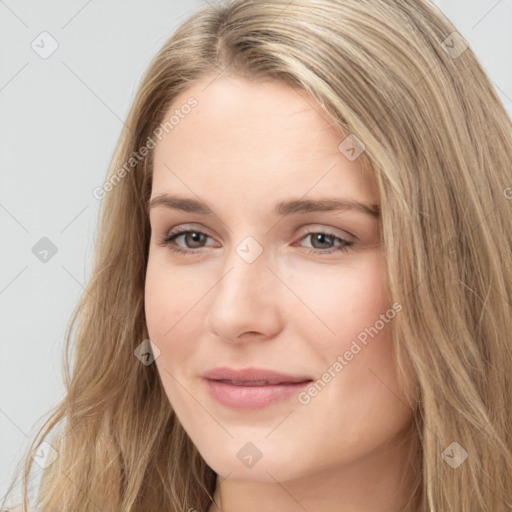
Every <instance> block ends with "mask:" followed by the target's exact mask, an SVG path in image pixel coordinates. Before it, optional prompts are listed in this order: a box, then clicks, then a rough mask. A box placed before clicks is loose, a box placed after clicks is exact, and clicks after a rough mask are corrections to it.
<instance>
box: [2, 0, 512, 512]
mask: <svg viewBox="0 0 512 512" xmlns="http://www.w3.org/2000/svg"><path fill="white" fill-rule="evenodd" d="M219 74H221V75H231V76H234V77H240V78H247V79H250V80H258V79H271V80H279V81H281V82H283V83H286V84H288V85H290V86H292V87H299V88H301V89H302V90H305V91H307V92H308V93H310V94H311V96H312V98H313V99H314V100H315V101H317V102H318V104H320V105H321V106H322V108H323V109H324V111H325V112H326V114H327V115H328V116H330V119H332V123H333V125H336V126H337V127H339V129H340V132H341V133H344V134H351V135H354V136H356V137H357V139H358V140H360V141H361V142H362V143H363V144H364V152H363V153H362V154H361V156H360V158H361V162H363V164H364V165H366V166H368V168H369V169H371V172H372V174H373V176H374V177H375V180H376V183H377V184H378V190H379V195H380V208H381V232H382V237H383V247H384V254H385V259H386V266H387V274H388V284H389V290H390V293H391V299H392V302H395V301H396V302H399V303H400V304H402V306H403V312H402V313H401V314H400V315H397V316H396V318H395V319H394V322H393V341H394V347H395V350H396V356H395V357H396V368H397V372H398V376H399V379H400V383H401V385H402V387H403V389H404V390H405V392H406V396H407V400H408V406H409V407H410V408H411V410H412V411H413V414H414V415H413V418H414V421H413V424H414V432H415V436H416V438H417V441H418V446H419V447H420V449H419V450H418V452H417V453H416V454H415V456H416V463H417V468H418V477H417V482H416V484H417V485H416V487H415V492H416V494H417V498H418V503H419V508H417V510H420V511H425V512H427V511H429V512H430V511H435V512H441V511H447V510H450V511H457V512H474V511H475V510H479V511H481V512H491V511H492V512H497V511H505V510H510V509H512V372H511V369H512V310H511V297H512V222H511V217H512V188H511V187H512V129H511V128H512V126H511V120H510V118H509V117H508V115H507V113H506V111H505V109H504V107H503V104H502V103H501V101H500V99H499V97H498V96H497V94H496V92H495V90H494V88H493V87H492V84H491V82H490V80H489V79H488V77H487V76H486V74H485V72H484V70H483V68H482V66H481V64H480V63H479V61H478V59H477V58H476V56H475V54H474V53H473V51H472V50H471V48H469V47H467V48H466V45H465V42H464V40H463V39H462V37H461V36H460V35H459V34H457V32H456V29H455V27H454V26H453V25H452V24H451V23H450V22H449V21H448V20H447V19H446V18H445V17H444V16H443V15H442V13H441V12H440V11H439V10H438V9H437V8H436V7H434V6H433V5H431V4H430V3H428V2H427V1H426V0H415V1H414V2H410V1H406V0H364V1H361V0H293V1H290V0H232V1H228V2H226V3H224V4H220V5H217V6H206V7H205V8H204V9H202V10H201V11H199V12H197V13H195V14H194V15H193V16H191V17H190V18H189V19H188V20H186V22H185V23H183V24H182V25H181V26H180V27H179V28H178V30H177V31H176V32H175V33H174V35H173V36H172V37H171V38H170V39H169V40H168V41H167V42H166V43H165V45H164V46H163V48H162V49H161V50H160V51H159V52H158V54H157V55H156V56H155V58H154V59H153V61H152V62H151V64H150V66H149V68H148V70H147V71H146V73H145V76H144V77H143V79H142V82H141V84H140V86H139V88H138V92H137V95H136V98H135V100H134V102H133V105H132V107H131V110H130V112H129V114H128V118H127V120H126V126H125V129H124V131H123V132H122V134H121V136H120V139H119V142H118V145H117V147H116V150H115V152H114V155H113V158H112V161H111V164H110V169H109V173H108V176H107V180H106V182H105V184H104V186H103V187H102V188H101V191H100V192H101V194H100V195H101V196H102V197H103V200H102V204H101V209H100V219H99V226H98V235H97V242H96V243H97V245H96V253H95V261H94V266H93V272H92V276H91V278H90V281H89V282H88V284H87V287H86V289H85V292H84V293H83V295H82V297H81V299H80V301H79V304H78V306H77V308H76V309H75V311H74V313H73V316H72V318H71V321H70V323H69V325H68V329H67V332H66V350H65V355H64V362H63V363H64V375H63V378H64V380H65V386H66V396H65V398H64V399H63V400H62V402H61V403H60V404H59V405H58V407H57V408H56V409H55V410H54V411H52V415H51V417H50V418H49V419H48V420H47V422H46V423H45V424H44V425H43V427H42V428H41V430H40V431H39V433H38V435H37V437H36V438H35V439H34V441H33V443H32V445H31V447H30V453H31V454H32V453H33V452H34V450H36V449H37V447H38V446H39V445H40V443H41V442H43V440H46V442H48V443H50V444H51V446H52V447H53V448H54V449H55V450H56V452H57V454H58V457H57V458H56V460H55V461H54V462H53V464H51V465H49V466H48V467H47V468H46V469H45V470H44V472H43V473H42V478H41V485H40V487H39V491H38V493H37V498H36V501H35V502H34V504H35V505H36V506H37V507H39V508H40V509H41V510H43V511H44V512H64V511H65V512H78V511H80V512H87V511H91V512H92V511H97V510H105V511H107V510H108V511H113V510H123V511H126V512H141V511H153V512H154V511H155V510H169V511H173V512H178V511H188V510H189V509H191V508H193V509H195V510H197V511H198V512H204V511H207V509H208V507H209V505H210V504H211V496H212V495H213V491H214V488H215V484H216V475H215V473H214V471H213V470H212V469H211V468H210V467H209V466H207V464H206V463H205V461H204V460H203V458H202V457H201V455H200V454H199V453H198V451H197V450H196V448H195V446H194V445H193V444H192V442H191V440H190V439H189V437H188V436H187V434H186V432H185V431H184V430H183V428H182V426H181V425H180V423H179V421H178V420H177V418H176V416H175V414H174V412H173V410H172V407H171V405H170V403H169V400H168V398H167V396H166V394H165V392H164V390H163V387H162V383H161V381H160V378H159V375H158V372H157V368H156V365H154V364H151V365H144V364H141V361H140V360H139V359H138V358H137V357H135V355H134V351H135V350H136V349H137V347H138V346H139V345H140V343H141V342H143V341H144V340H146V339H147V338H148V332H147V328H146V324H145V316H144V282H145V271H146V265H147V257H148V245H149V238H150V225H149V221H148V214H147V201H148V198H149V196H150V193H151V183H152V163H153V156H152V155H153V152H152V150H151V148H152V144H151V142H155V134H158V133H161V129H162V128H161V127H162V126H164V127H165V129H166V130H168V129H169V125H168V124H167V125H166V122H167V120H166V119H164V116H165V113H166V112H167V111H168V109H169V108H170V107H171V105H172V103H173V100H174V98H175V97H176V96H177V95H178V94H179V93H181V92H182V91H184V90H185V89H186V88H187V87H188V86H189V85H190V84H191V83H193V82H196V81H198V80H201V79H204V78H209V79H210V80H214V79H215V77H216V76H218V75H219ZM198 108H201V105H200V101H199V107H198ZM175 129H179V126H177V127H176V128H175ZM159 130H160V132H159ZM143 147H146V149H148V147H149V151H146V152H145V153H147V154H145V155H144V156H141V154H142V153H144V151H142V150H141V148H143ZM127 162H129V164H128V165H127ZM70 354H71V357H70ZM71 364H72V365H73V368H72V369H71ZM33 464H34V462H33V460H32V457H31V456H29V455H27V457H26V459H25V461H24V465H23V475H22V476H23V479H22V482H23V487H22V489H23V502H24V506H27V505H28V504H29V498H28V494H29V485H30V475H31V471H32V469H33ZM11 488H12V486H11Z"/></svg>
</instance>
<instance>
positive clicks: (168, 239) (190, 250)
mask: <svg viewBox="0 0 512 512" xmlns="http://www.w3.org/2000/svg"><path fill="white" fill-rule="evenodd" d="M181 237H183V241H184V242H185V247H181V246H179V245H176V241H177V240H179V239H180V238H181ZM208 238H211V237H210V236H209V235H207V234H206V233H203V232H202V231H198V230H192V229H191V230H186V231H183V229H182V227H180V228H179V229H175V230H173V231H171V232H170V233H168V234H166V235H165V236H164V237H163V238H162V240H160V242H159V244H160V245H163V246H168V247H169V249H170V250H171V251H173V252H176V253H180V254H187V255H189V254H195V253H197V251H194V249H201V248H202V247H204V243H205V242H206V240H207V239H208Z"/></svg>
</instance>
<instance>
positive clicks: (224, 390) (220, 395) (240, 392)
mask: <svg viewBox="0 0 512 512" xmlns="http://www.w3.org/2000/svg"><path fill="white" fill-rule="evenodd" d="M206 383H207V384H208V389H209V392H210V395H211V396H212V397H213V398H214V399H215V400H217V402H219V403H221V404H222V405H225V406H227V407H232V408H235V409H260V408H262V407H267V406H269V405H271V404H274V403H277V402H282V401H284V400H289V399H290V398H291V397H293V396H297V394H298V393H299V392H300V391H301V390H302V389H304V388H305V387H306V386H308V385H309V384H310V383H311V381H308V382H298V383H294V384H275V385H268V386H236V385H235V384H229V383H227V382H221V381H218V380H210V379H206Z"/></svg>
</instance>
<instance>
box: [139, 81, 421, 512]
mask: <svg viewBox="0 0 512 512" xmlns="http://www.w3.org/2000/svg"><path fill="white" fill-rule="evenodd" d="M211 80H212V78H209V79H205V80H203V81H201V82H197V83H195V84H192V85H191V86H190V87H189V89H187V90H186V91H184V92H182V93H181V95H180V96H178V97H177V98H176V100H175V102H174V103H173V105H172V107H171V108H170V109H169V114H168V115H166V119H167V118H168V117H169V116H170V115H171V113H172V111H173V110H174V109H176V108H179V107H180V105H183V104H185V103H186V101H187V99H188V98H190V96H194V97H195V98H196V99H197V101H198V105H197V107H196V108H194V109H193V110H192V112H191V113H190V114H189V115H188V116H185V117H184V119H182V120H180V123H179V125H177V126H175V127H174V129H173V130H171V131H170V132H169V133H168V134H167V135H165V137H164V138H163V139H162V140H161V141H159V142H158V143H157V146H156V148H155V149H154V151H155V154H154V157H155V159H154V176H153V188H152V194H151V198H152V199H154V198H155V197H157V196H159V195H160V194H164V193H169V194H170V193H172V194H180V195H183V196H186V197H189V198H191V199H200V200H201V201H203V202H204V203H206V204H207V205H208V206H209V207H210V208H211V209H212V210H213V211H214V215H201V214H199V213H191V212H185V211H181V210H176V209H171V208H167V207H165V206H162V205H159V206H155V207H154V208H151V209H150V222H151V230H152V234H151V241H150V251H149V261H148V267H147V276H146V290H145V307H146V317H147V327H148V332H149V336H150V339H151V340H152V341H153V342H154V343H155V345H157V346H158V348H159V350H160V355H159V357H158V358H157V359H156V361H155V364H156V365H157V368H158V372H159V374H160V377H161V380H162V383H163V386H164V388H165V392H166V394H167V396H168V398H169V401H170V403H171V404H172V406H173V408H174V410H175V412H176V414H177V416H178V418H179V420H180V422H181V423H182V425H183V427H184V428H185V430H186V431H187V433H188V435H189V436H190V438H191V439H192V441H193V442H194V444H195V445H196V446H197V448H198V450H199V452H200V453H201V455H202V456H203V457H204V459H205V460H206V462H207V463H208V465H209V466H210V467H211V468H213V470H214V471H215V472H216V473H217V474H218V475H220V476H219V478H217V487H216V491H215V496H214V498H215V502H216V503H217V504H218V505H219V506H218V507H217V506H215V505H212V506H211V508H210V511H209V512H214V511H217V510H221V508H220V506H222V510H223V511H224V512H241V511H243V512H253V511H254V512H256V511H258V512H260V511H261V510H265V511H270V512H272V511H279V512H299V511H303V510H308V511H310V512H314V511H320V510H321V511H322V512H330V511H333V512H334V511H336V512H340V511H342V512H343V511H350V512H363V511H364V512H369V511H391V510H394V511H395V510H402V508H403V507H404V506H405V504H406V503H407V500H408V498H409V493H410V491H411V489H410V485H411V475H412V468H411V467H410V466H409V465H408V462H407V450H408V449H409V446H410V445H409V441H408V440H407V439H405V437H404V432H405V431H406V429H407V428H408V426H409V424H410V421H411V418H412V416H411V411H410V410H409V409H408V408H407V407H406V406H405V405H404V400H403V398H402V393H401V391H400V389H399V386H398V384H397V380H396V374H395V369H394V365H393V346H392V340H391V336H390V331H389V326H390V323H389V322H388V323H385V326H384V328H382V329H381V330H379V332H378V334H377V335H374V337H373V338H370V337H369V338H368V342H367V345H366V346H364V345H362V344H361V343H359V345H361V347H362V349H361V351H360V352H358V353H357V355H355V356H354V357H353V359H352V360H350V361H348V363H347V364H346V366H344V367H343V369H342V371H339V372H338V373H335V376H334V377H333V378H332V379H331V381H330V382H329V383H328V384H327V385H326V386H325V387H324V388H323V389H322V390H321V391H320V392H319V393H318V394H317V395H316V396H314V397H312V398H311V400H310V401H309V403H307V404H303V403H300V402H299V400H298V399H297V397H293V398H292V399H289V400H286V401H284V402H280V403H277V404H272V405H271V406H268V407H266V408H264V409H258V410H249V411H240V410H235V409H232V408H228V407H226V406H224V405H221V404H219V403H218V402H216V401H215V400H214V399H213V398H211V397H210V395H209V393H208V390H207V386H206V384H205V382H204V380H203V379H202V377H201V374H202V373H203V372H204V371H206V370H209V369H212V368H214V367H218V366H229V367H235V368H246V367H249V366H253V367H254V366H255V367H263V368H266V369H273V370H277V371H281V372H284V373H290V374H294V375H308V376H312V377H313V378H314V379H315V380H317V379H320V378H321V377H322V375H323V374H324V373H325V372H326V371H327V370H328V368H330V367H331V368H332V366H333V363H335V361H337V358H338V356H339V355H343V354H344V353H345V352H346V350H348V349H349V348H350V346H351V344H352V342H353V341H354V340H355V339H356V337H357V335H358V334H360V333H361V332H362V331H364V329H365V328H368V327H370V326H374V325H375V323H376V321H377V320H378V319H379V318H381V317H380V315H382V314H385V313H386V311H387V310H388V309H390V308H391V304H390V301H389V298H388V293H387V288H386V270H385V261H384V256H383V251H382V243H381V235H380V224H379V218H378V217H373V216H371V215H368V214H367V213H364V212H361V211H358V210H338V211H320V212H309V213H292V214H289V215H287V216H282V215H275V214H274V213H273V212H272V210H273V209H274V205H275V204H276V203H277V202H279V201H285V200H289V199H301V198H305V199H320V198H326V197H329V198H339V197H345V198H349V199H353V200H357V201H362V202H365V203H367V204H369V205H373V204H376V205H378V190H377V188H376V186H375V183H374V182H373V180H372V178H371V176H369V175H367V174H365V173H364V172H363V169H362V167H361V164H360V159H356V160H354V161H350V160H349V159H348V158H347V157H346V156H345V155H344V154H343V153H342V152H341V151H340V150H339V149H338V146H339V144H340V143H341V142H342V141H343V140H344V138H345V135H343V134H342V133H341V132H340V131H338V130H337V129H336V128H335V127H334V126H332V125H333V123H332V121H330V120H329V119H328V117H327V115H326V114H325V112H324V111H322V109H321V108H320V107H319V106H318V105H317V104H316V103H315V102H314V100H313V99H312V98H311V97H310V96H309V95H307V93H306V92H304V91H300V90H296V89H292V88H290V87H289V86H287V85H286V84H283V83H280V82H276V81H266V82H248V81H244V80H241V79H238V78H233V77H220V78H217V79H215V80H214V81H213V82H212V83H211V84H210V85H208V84H209V83H210V82H211ZM207 85H208V86H207ZM189 225H191V226H189ZM175 227H177V228H179V229H181V232H184V231H185V230H186V229H189V230H191V231H194V230H195V231H200V232H202V233H205V234H206V235H207V237H203V239H202V241H201V240H200V241H199V242H197V239H196V241H195V242H194V239H192V238H191V237H190V235H189V237H188V238H186V236H185V235H184V236H181V237H180V238H178V239H176V240H174V242H173V244H174V246H179V247H181V248H182V249H185V250H187V249H188V251H189V252H190V253H192V254H190V255H183V254H176V253H173V252H172V251H171V248H170V246H165V245H162V244H159V241H160V240H161V239H162V238H163V237H164V236H165V235H166V234H167V233H168V232H169V231H170V230H171V229H173V228H175ZM180 227H181V228H180ZM310 228H311V230H314V232H316V233H318V232H320V233H322V232H327V233H329V234H333V235H334V237H340V238H341V239H346V240H349V241H353V242H354V244H353V245H352V246H351V247H350V249H351V251H349V252H343V251H339V250H338V251H336V252H333V253H331V254H328V253H327V251H329V250H332V249H333V248H334V249H339V248H340V247H342V246H344V244H343V243H342V242H341V241H340V240H339V239H337V238H333V237H327V238H326V239H325V240H324V241H323V242H320V243H319V242H316V243H315V237H314V236H308V235H307V231H308V230H309V229H310ZM247 236H252V237H253V238H254V239H255V240H256V241H257V243H258V244H259V245H260V246H261V248H262V250H263V252H262V253H261V254H260V255H259V256H258V257H257V258H256V259H255V260H254V261H253V262H252V263H247V261H245V260H244V259H242V258H241V257H240V256H239V254H237V252H236V249H237V246H238V245H239V244H240V243H241V242H242V240H244V239H245V238H246V237H247ZM187 244H188V245H187ZM312 248H316V249H317V251H318V253H317V254H312V253H311V249H312ZM250 250H254V249H250ZM194 251H195V252H194ZM322 251H323V252H322ZM396 314H400V313H396ZM402 314H403V313H402ZM391 322H392V320H391ZM247 442H251V443H253V444H254V445H255V446H256V447H257V448H258V450H259V451H260V453H261V459H260V460H259V461H258V462H257V463H256V464H254V465H253V466H252V467H246V466H245V465H244V464H242V463H241V461H240V460H239V458H238V457H237V452H238V451H239V450H240V449H241V448H242V447H243V446H244V445H245V444H246V443H247ZM402 477H403V480H401V479H402ZM190 506H191V507H193V504H191V505H190Z"/></svg>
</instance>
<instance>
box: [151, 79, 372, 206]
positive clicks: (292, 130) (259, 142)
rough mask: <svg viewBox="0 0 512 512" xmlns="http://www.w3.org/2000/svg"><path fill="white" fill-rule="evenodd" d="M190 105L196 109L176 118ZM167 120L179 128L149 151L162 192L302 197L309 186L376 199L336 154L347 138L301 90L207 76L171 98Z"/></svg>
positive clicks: (353, 165) (364, 178) (354, 167)
mask: <svg viewBox="0 0 512 512" xmlns="http://www.w3.org/2000/svg"><path fill="white" fill-rule="evenodd" d="M212 80H213V81H212ZM190 98H194V99H195V100H196V101H197V105H196V106H195V107H194V108H193V109H188V108H187V109H183V111H181V110H180V109H181V107H182V106H183V105H186V104H187V102H188V101H189V99H190ZM184 112H188V113H187V114H184ZM180 113H181V115H179V114H180ZM173 114H175V117H176V115H179V122H178V123H177V124H174V125H173V128H172V129H171V130H170V131H169V133H164V134H163V138H162V140H161V141H159V142H157V145H156V148H155V150H154V151H155V158H154V175H153V184H154V188H160V189H162V190H159V191H160V192H163V191H165V190H166V189H167V190H174V189H175V188H176V187H177V188H178V189H180V190H181V191H184V192H185V191H186V189H183V186H184V184H185V183H186V182H187V181H188V182H190V183H194V186H195V187H196V190H197V192H199V190H200V191H201V192H204V191H206V190H213V191H215V190H218V188H219V186H220V185H223V187H224V188H226V187H227V188H231V189H233V190H236V191H237V192H238V193H240V192H241V191H242V190H241V189H245V190H247V192H249V191H250V190H252V191H256V190H258V191H259V192H260V193H261V191H265V192H266V193H269V194H270V193H271V192H272V191H273V190H278V189H283V188H284V189H286V190H288V191H289V192H290V194H296V195H300V196H302V195H304V194H305V193H306V192H307V190H308V189H310V188H311V187H315V188H317V189H322V188H323V189H324V190H328V191H329V192H331V193H335V192H336V190H337V189H339V192H340V193H345V194H346V193H347V192H348V193H352V194H359V196H360V197H361V198H362V197H364V198H366V199H369V200H370V199H372V200H374V199H375V192H376V189H375V186H374V184H373V180H372V179H371V177H370V176H369V175H368V174H367V173H365V172H364V171H363V169H362V167H361V165H360V163H359V161H358V160H355V161H350V160H348V159H347V158H346V157H345V156H344V155H343V154H342V153H341V152H340V150H339V148H338V147H339V145H340V143H341V142H342V141H343V140H344V138H345V134H342V133H341V132H340V131H339V129H338V128H337V127H336V126H335V125H334V124H333V120H332V119H331V118H330V117H329V116H328V115H327V114H326V113H325V112H324V111H323V109H322V108H321V107H320V105H318V104H317V103H316V101H315V100H314V98H312V97H311V96H310V95H308V94H307V93H306V92H305V91H303V90H301V89H296V88H292V87H290V86H288V85H287V84H284V83H282V82H278V81H266V82H249V81H246V80H242V79H238V78H227V77H219V78H216V79H214V77H212V78H209V79H205V80H202V81H200V82H196V83H193V84H192V85H191V86H190V87H189V88H188V89H186V90H185V91H183V92H182V93H181V94H180V95H179V96H177V97H176V98H175V100H174V102H173V104H172V105H171V107H170V108H169V110H168V112H167V113H166V115H165V116H164V120H167V119H169V118H170V117H171V116H172V115H173ZM176 119H177V117H176ZM171 171H172V172H171ZM180 177H181V178H182V179H181V180H180ZM180 181H181V183H179V182H180ZM315 184H316V185H315ZM188 192H190V190H189V191H188Z"/></svg>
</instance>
